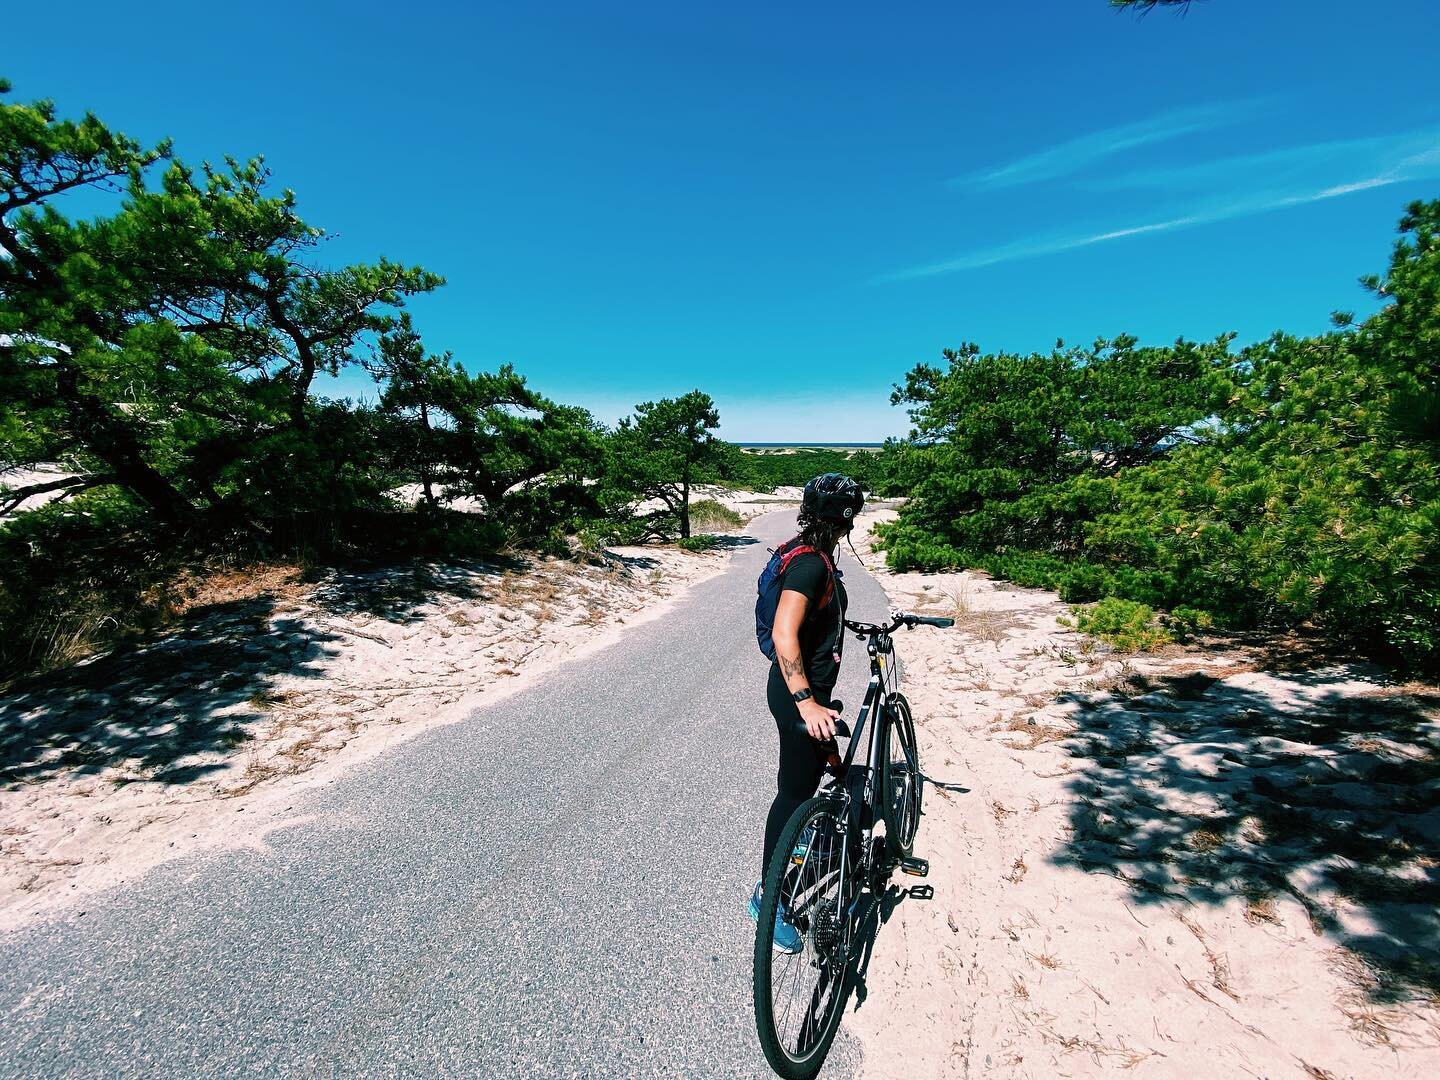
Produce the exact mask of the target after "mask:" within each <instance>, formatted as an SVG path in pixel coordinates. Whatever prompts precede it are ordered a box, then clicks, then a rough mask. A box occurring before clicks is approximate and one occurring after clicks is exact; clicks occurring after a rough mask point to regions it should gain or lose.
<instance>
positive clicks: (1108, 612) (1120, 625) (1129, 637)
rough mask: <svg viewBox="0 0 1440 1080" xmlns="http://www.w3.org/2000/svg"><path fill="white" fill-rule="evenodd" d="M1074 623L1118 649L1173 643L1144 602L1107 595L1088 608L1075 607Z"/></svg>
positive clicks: (1143, 649)
mask: <svg viewBox="0 0 1440 1080" xmlns="http://www.w3.org/2000/svg"><path fill="white" fill-rule="evenodd" d="M1071 610H1072V611H1073V612H1074V614H1075V622H1074V626H1075V629H1076V630H1079V631H1080V632H1081V633H1082V634H1089V635H1090V636H1091V637H1097V638H1099V639H1100V640H1101V641H1104V642H1107V643H1109V644H1111V645H1113V646H1115V648H1117V649H1119V650H1120V651H1122V652H1149V651H1150V650H1152V649H1158V648H1161V647H1162V646H1165V645H1170V644H1172V643H1174V641H1175V637H1174V635H1172V634H1171V632H1170V631H1169V630H1168V629H1167V628H1166V627H1164V626H1162V625H1160V624H1159V622H1158V620H1157V619H1156V617H1155V610H1154V609H1153V608H1151V607H1150V605H1148V604H1139V603H1136V602H1135V601H1134V600H1122V599H1120V598H1119V597H1115V596H1110V597H1106V598H1105V599H1104V600H1101V601H1100V602H1099V603H1098V604H1096V605H1095V606H1094V607H1091V608H1082V607H1076V608H1072V609H1071Z"/></svg>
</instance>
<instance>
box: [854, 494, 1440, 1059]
mask: <svg viewBox="0 0 1440 1080" xmlns="http://www.w3.org/2000/svg"><path fill="white" fill-rule="evenodd" d="M888 516H889V515H886V514H883V513H882V514H878V515H876V517H877V518H880V519H884V518H885V517H888ZM871 520H874V519H871ZM857 546H858V547H859V548H860V550H861V552H862V554H863V555H864V561H865V562H866V563H867V565H868V566H869V567H870V568H871V570H872V572H873V573H874V574H875V576H876V577H877V579H878V580H879V581H880V583H881V585H882V587H884V589H885V590H886V593H887V595H888V596H889V597H890V600H891V604H892V606H893V607H895V608H903V609H906V610H920V611H926V612H928V613H931V614H943V615H950V616H952V617H955V618H956V619H957V627H956V628H955V630H953V631H948V632H938V631H916V632H914V633H912V634H903V635H902V636H901V637H900V638H899V639H897V648H898V651H899V654H900V656H901V658H902V660H903V661H904V663H905V664H906V667H905V675H904V686H903V689H904V690H905V692H906V694H907V696H909V697H910V699H911V701H912V703H913V704H914V706H915V713H916V716H917V721H918V729H919V730H918V735H919V740H920V749H921V754H922V761H923V763H924V765H925V767H926V771H927V773H929V774H931V775H933V776H935V777H937V778H939V779H942V780H953V781H958V782H960V783H962V784H963V785H964V786H965V787H966V788H968V790H967V791H963V792H949V791H937V790H936V789H935V788H933V787H927V789H926V794H925V817H924V818H923V819H922V822H921V828H920V834H919V839H918V841H917V846H916V853H917V854H918V855H921V856H924V857H928V858H929V859H930V864H931V873H930V882H931V883H932V884H933V885H934V887H935V898H934V900H932V901H930V902H928V903H923V902H918V901H904V902H901V903H899V904H898V906H896V907H895V909H894V911H893V913H892V914H891V915H890V917H889V919H888V921H887V922H886V923H885V924H884V925H882V926H881V927H880V930H879V934H878V937H877V940H876V943H875V946H874V952H873V956H872V958H871V960H870V963H869V965H868V968H867V970H866V972H865V986H864V988H863V991H862V992H859V993H857V995H856V998H855V999H853V1000H852V1004H851V1011H850V1014H849V1015H848V1016H847V1018H846V1025H847V1027H848V1028H849V1029H850V1030H851V1031H852V1032H854V1033H855V1034H856V1035H857V1036H858V1037H859V1038H860V1040H861V1043H862V1045H863V1047H864V1055H865V1056H864V1068H863V1072H862V1075H864V1076H865V1077H869V1078H897V1080H898V1078H901V1077H904V1078H906V1080H914V1078H917V1077H947V1078H949V1077H971V1076H996V1077H1036V1078H1051V1077H1059V1076H1065V1077H1088V1076H1108V1075H1112V1074H1116V1073H1124V1074H1126V1075H1134V1076H1146V1077H1187V1078H1188V1077H1196V1076H1207V1077H1230V1076H1235V1077H1268V1078H1277V1077H1297V1078H1305V1077H1309V1078H1311V1080H1327V1078H1328V1080H1334V1078H1339V1077H1379V1076H1391V1077H1421V1076H1427V1077H1433V1076H1437V1075H1440V998H1437V996H1436V995H1435V992H1434V991H1433V989H1431V990H1428V991H1427V990H1426V989H1425V988H1424V985H1423V982H1424V980H1421V982H1422V985H1421V988H1420V989H1416V986H1415V983H1414V982H1413V981H1411V982H1409V983H1408V984H1407V981H1406V978H1405V977H1404V976H1405V963H1406V962H1407V960H1408V959H1410V958H1411V957H1407V955H1406V954H1407V952H1408V953H1410V954H1412V956H1413V954H1418V952H1419V951H1421V950H1422V948H1425V949H1433V948H1435V947H1436V946H1437V945H1440V923H1437V919H1436V913H1435V910H1434V906H1433V905H1426V904H1425V903H1423V902H1422V903H1409V904H1405V903H1394V904H1387V903H1384V902H1380V901H1374V902H1369V903H1366V902H1363V901H1361V900H1357V899H1356V897H1355V896H1354V895H1349V896H1347V895H1346V894H1345V893H1344V891H1343V890H1342V891H1340V892H1336V891H1335V890H1334V889H1333V888H1330V887H1329V885H1328V884H1327V883H1328V882H1329V881H1330V880H1331V878H1330V877H1329V876H1327V875H1333V874H1334V873H1335V872H1336V871H1337V870H1339V871H1345V870H1347V869H1351V868H1353V867H1354V866H1359V868H1360V869H1361V870H1366V869H1377V868H1375V867H1367V866H1366V865H1365V863H1364V857H1365V852H1364V851H1363V850H1360V851H1357V850H1355V848H1356V847H1357V845H1356V844H1354V842H1353V841H1351V842H1350V843H1349V844H1348V846H1347V836H1346V833H1347V830H1349V829H1357V828H1364V829H1365V830H1367V832H1368V831H1369V830H1371V829H1372V828H1373V829H1376V830H1378V834H1379V835H1380V836H1381V838H1382V841H1383V840H1384V839H1386V838H1389V837H1393V836H1398V837H1401V838H1408V841H1409V852H1410V854H1411V855H1413V858H1406V859H1398V856H1397V859H1398V861H1397V862H1396V863H1395V864H1394V865H1386V866H1383V867H1380V868H1378V869H1383V870H1384V872H1385V873H1386V874H1387V875H1389V876H1388V877H1387V879H1386V885H1387V887H1389V888H1392V889H1396V890H1399V891H1397V893H1396V895H1402V894H1403V889H1404V887H1405V886H1406V885H1407V884H1413V885H1415V886H1417V890H1416V893H1415V895H1416V896H1417V897H1420V898H1422V899H1423V897H1424V895H1425V893H1424V891H1423V889H1424V888H1426V887H1427V886H1426V883H1427V882H1433V880H1434V873H1435V871H1434V867H1435V861H1434V856H1435V851H1436V840H1437V838H1440V828H1437V826H1440V811H1437V810H1436V809H1435V807H1436V806H1437V805H1440V800H1437V799H1436V797H1435V796H1436V792H1435V787H1436V784H1435V781H1434V780H1430V781H1428V782H1422V783H1420V784H1419V785H1418V792H1417V790H1416V789H1410V790H1403V791H1398V792H1391V793H1389V794H1385V792H1386V789H1387V787H1389V785H1386V784H1381V783H1364V784H1362V783H1357V782H1355V781H1356V778H1357V777H1358V776H1362V775H1369V776H1375V777H1380V776H1383V775H1385V773H1384V772H1383V770H1384V769H1398V768H1401V767H1402V766H1405V765H1406V764H1407V763H1409V764H1413V765H1415V766H1416V767H1417V768H1418V767H1419V766H1421V765H1424V766H1425V768H1426V769H1429V770H1433V769H1434V766H1435V762H1436V757H1435V750H1436V748H1437V746H1440V723H1437V722H1436V712H1435V709H1434V703H1435V702H1436V701H1437V700H1440V698H1437V697H1436V695H1435V693H1434V688H1428V687H1427V688H1419V689H1418V690H1417V689H1416V688H1414V687H1397V686H1394V685H1393V684H1390V683H1389V682H1387V680H1386V679H1385V677H1384V676H1383V674H1382V673H1377V672H1375V671H1373V670H1370V669H1364V668H1350V667H1343V668H1342V667H1338V666H1337V667H1336V668H1334V669H1327V670H1324V671H1305V672H1298V673H1286V674H1276V673H1273V672H1269V671H1265V670H1262V669H1261V668H1260V665H1258V664H1257V663H1256V662H1255V660H1254V658H1253V657H1249V656H1246V655H1243V654H1240V653H1238V652H1236V653H1231V654H1228V655H1227V654H1224V653H1219V654H1217V653H1216V652H1215V651H1213V650H1210V651H1207V652H1206V653H1205V654H1203V655H1201V654H1199V653H1198V652H1196V651H1193V650H1180V649H1175V650H1173V651H1172V653H1171V654H1170V655H1167V656H1154V657H1120V656H1116V655H1114V654H1112V653H1110V652H1109V650H1107V649H1106V648H1105V647H1104V646H1099V647H1096V645H1095V643H1093V642H1087V641H1085V640H1084V639H1083V638H1081V637H1080V636H1079V635H1077V634H1075V633H1074V632H1073V631H1070V630H1068V629H1066V628H1065V627H1063V626H1061V625H1060V624H1059V623H1057V621H1056V618H1057V616H1061V615H1064V614H1065V613H1066V612H1067V610H1068V609H1067V606H1066V605H1064V604H1062V603H1060V602H1059V600H1058V598H1057V597H1056V596H1055V595H1054V594H1053V593H1046V592H1043V591H1040V590H1030V589H1020V588H1018V587H1014V586H1010V585H1008V584H1005V583H998V582H993V581H991V580H990V579H988V578H987V577H986V576H985V575H981V574H972V573H955V574H895V573H892V572H890V571H889V570H887V569H886V568H884V566H883V563H882V560H881V558H880V557H879V555H878V554H874V553H872V550H871V548H870V545H869V543H868V536H861V535H857ZM1146 685H1148V686H1150V687H1151V688H1152V689H1151V690H1150V692H1148V693H1145V692H1142V690H1143V689H1144V688H1145V686H1146ZM1407 695H1409V696H1408V697H1407ZM1414 701H1419V702H1421V703H1422V704H1424V703H1428V711H1427V709H1423V708H1420V707H1418V706H1415V707H1414V708H1412V706H1411V705H1406V706H1405V707H1404V709H1401V707H1400V706H1401V703H1403V702H1412V703H1413V702H1414ZM1382 703H1388V704H1387V707H1389V708H1391V709H1392V715H1394V716H1401V717H1405V718H1407V723H1409V726H1408V727H1407V726H1405V725H1403V724H1400V723H1396V722H1391V728H1390V729H1391V730H1392V731H1393V730H1400V731H1408V732H1409V734H1408V735H1403V736H1402V735H1395V736H1394V738H1386V737H1384V736H1383V735H1372V734H1370V732H1371V731H1374V730H1381V731H1383V730H1385V727H1386V724H1385V722H1384V721H1380V722H1377V723H1375V726H1374V727H1372V728H1369V729H1366V730H1365V732H1364V733H1363V735H1362V734H1358V733H1357V732H1359V731H1360V729H1361V726H1362V725H1361V724H1359V723H1357V724H1353V725H1349V726H1348V727H1347V725H1346V724H1344V723H1339V722H1338V721H1337V722H1336V723H1334V724H1332V725H1331V726H1332V727H1338V728H1339V729H1340V730H1339V734H1334V733H1333V732H1332V734H1331V735H1330V736H1328V738H1329V740H1330V741H1328V742H1326V741H1324V740H1322V739H1320V738H1317V739H1315V740H1314V742H1313V744H1312V743H1311V742H1307V741H1305V740H1304V739H1301V738H1299V736H1298V735H1297V734H1296V733H1297V732H1299V731H1309V730H1312V729H1313V728H1316V727H1324V726H1325V725H1326V724H1327V723H1330V720H1331V719H1332V718H1334V717H1341V718H1342V719H1353V718H1354V717H1356V716H1361V717H1363V716H1364V714H1365V713H1366V710H1369V709H1370V708H1371V705H1372V704H1373V705H1375V706H1376V707H1377V708H1378V706H1379V704H1382ZM1355 706H1358V708H1356V707H1355ZM1267 725H1268V726H1267ZM1427 755H1428V756H1427ZM1367 770H1369V772H1368V773H1367ZM1420 775H1429V774H1428V773H1421V774H1420ZM1267 785H1268V786H1267ZM1427 789H1428V796H1427V794H1426V791H1427ZM1257 792H1265V793H1267V798H1269V797H1273V800H1278V801H1267V799H1266V798H1261V796H1260V795H1259V794H1256V793H1257ZM1377 793H1380V794H1377ZM1321 795H1323V796H1324V797H1325V800H1326V801H1324V802H1323V804H1317V805H1318V806H1319V813H1320V814H1321V816H1322V817H1323V819H1324V821H1325V822H1327V823H1329V824H1330V825H1331V826H1332V827H1331V828H1330V829H1328V830H1325V829H1321V831H1319V832H1317V834H1316V837H1314V838H1310V837H1307V836H1304V835H1301V834H1300V833H1299V831H1297V832H1296V834H1295V835H1289V834H1286V835H1281V834H1279V833H1278V831H1277V830H1278V828H1279V826H1280V825H1283V824H1284V823H1286V821H1287V820H1288V818H1287V815H1289V816H1290V817H1293V816H1295V815H1298V814H1300V813H1301V811H1302V810H1303V809H1304V806H1303V804H1302V805H1301V807H1300V809H1295V808H1294V807H1292V806H1291V805H1289V804H1287V803H1285V800H1286V799H1289V800H1291V801H1295V800H1298V799H1301V798H1302V797H1303V798H1306V799H1312V800H1314V799H1318V798H1319V797H1320V796H1321ZM1386 800H1388V801H1386ZM1257 807H1258V808H1259V809H1257ZM1277 807H1278V809H1277ZM1267 808H1268V809H1267ZM1282 810H1283V811H1284V812H1285V813H1281V812H1280V811H1282ZM1367 814H1368V815H1371V816H1369V817H1367ZM1379 814H1388V815H1389V816H1388V818H1386V820H1387V821H1388V822H1390V825H1389V826H1387V829H1379V826H1378V825H1376V820H1377V819H1376V817H1375V815H1379ZM1212 822H1214V824H1213V825H1212V824H1211V823H1212ZM1395 822H1399V823H1400V824H1399V825H1398V826H1396V825H1394V823H1395ZM1397 829H1398V832H1397V831H1396V830H1397ZM1417 838H1425V839H1423V842H1422V840H1421V839H1417ZM1312 839H1313V841H1314V842H1313V843H1311V844H1310V846H1306V845H1307V842H1309V841H1311V840H1312ZM1396 843H1397V844H1398V843H1400V841H1399V840H1396ZM1287 844H1289V845H1291V846H1288V847H1287V846H1286V845H1287ZM1376 846H1377V847H1380V848H1383V847H1384V844H1383V842H1382V843H1377V844H1376ZM1336 849H1341V850H1340V851H1339V852H1338V853H1337V850H1336ZM1397 850H1402V852H1403V850H1404V848H1403V845H1402V847H1401V848H1400V849H1397ZM1357 860H1358V862H1357ZM1257 866H1263V867H1266V868H1267V869H1266V871H1265V873H1267V874H1271V875H1272V876H1273V878H1274V880H1275V882H1277V883H1278V884H1277V887H1274V888H1270V887H1263V881H1262V878H1263V876H1264V875H1262V874H1259V873H1258V872H1252V871H1254V870H1255V868H1256V867H1257ZM1277 867H1278V869H1275V868H1277ZM899 881H900V882H904V881H905V879H899ZM1380 895H1381V896H1382V897H1383V896H1384V895H1385V894H1383V893H1381V894H1380ZM1342 942H1349V943H1357V942H1368V943H1371V944H1376V943H1378V944H1380V945H1388V944H1390V943H1395V942H1398V944H1399V946H1400V947H1399V948H1397V949H1395V950H1393V952H1392V954H1391V955H1392V958H1393V959H1394V960H1395V963H1394V964H1393V965H1391V966H1387V965H1386V964H1385V963H1384V962H1383V957H1382V961H1378V962H1377V961H1375V960H1374V958H1373V957H1369V958H1367V955H1366V954H1364V953H1357V952H1355V951H1352V950H1351V949H1349V948H1342V947H1341V943H1342ZM1406 946H1408V947H1409V948H1408V949H1407V948H1406ZM1433 977H1434V976H1433V970H1432V971H1431V973H1430V975H1429V979H1430V985H1431V986H1433Z"/></svg>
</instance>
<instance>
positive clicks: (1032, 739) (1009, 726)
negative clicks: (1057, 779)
mask: <svg viewBox="0 0 1440 1080" xmlns="http://www.w3.org/2000/svg"><path fill="white" fill-rule="evenodd" d="M1000 732H1001V734H1002V735H1010V736H1019V737H1020V738H1019V740H1018V741H1015V742H1008V743H1007V744H1006V745H1007V746H1009V747H1010V748H1011V749H1013V750H1034V749H1035V748H1036V747H1037V746H1043V745H1044V744H1045V743H1055V742H1062V741H1063V740H1065V739H1068V738H1070V736H1071V735H1073V734H1074V731H1073V730H1072V729H1070V728H1068V727H1058V726H1057V725H1054V724H1040V723H1037V722H1036V721H1035V718H1034V717H1033V716H1021V715H1020V714H1019V713H1015V714H1014V715H1012V716H1011V717H1010V719H1009V720H1008V721H1006V722H1005V723H1004V724H1003V725H1001V728H1000Z"/></svg>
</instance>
